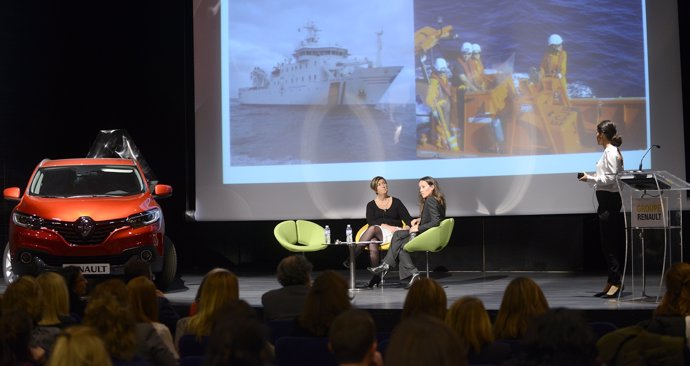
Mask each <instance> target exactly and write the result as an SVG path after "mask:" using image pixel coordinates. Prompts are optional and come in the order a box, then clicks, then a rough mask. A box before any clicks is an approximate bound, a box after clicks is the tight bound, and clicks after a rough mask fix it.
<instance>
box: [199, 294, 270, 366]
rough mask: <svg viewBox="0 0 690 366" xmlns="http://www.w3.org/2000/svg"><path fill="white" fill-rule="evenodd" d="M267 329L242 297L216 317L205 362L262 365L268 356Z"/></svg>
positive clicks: (246, 365) (211, 363)
mask: <svg viewBox="0 0 690 366" xmlns="http://www.w3.org/2000/svg"><path fill="white" fill-rule="evenodd" d="M269 350H270V346H269V343H268V330H267V329H266V326H265V325H264V324H263V323H262V322H261V321H260V320H259V317H258V315H257V314H256V311H254V309H252V308H251V306H249V304H248V303H247V302H246V301H244V300H234V301H231V302H230V303H228V304H227V305H225V306H223V308H222V309H221V310H220V311H219V312H218V314H217V316H216V317H215V321H214V324H213V329H212V332H211V336H210V337H209V343H208V347H207V348H206V354H205V356H204V358H205V361H206V362H205V365H244V366H262V365H265V364H266V362H267V361H268V360H269V358H270V351H269Z"/></svg>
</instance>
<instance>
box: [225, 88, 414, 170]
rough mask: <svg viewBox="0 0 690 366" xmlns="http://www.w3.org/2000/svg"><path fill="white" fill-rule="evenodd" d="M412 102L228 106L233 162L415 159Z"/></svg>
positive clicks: (276, 162)
mask: <svg viewBox="0 0 690 366" xmlns="http://www.w3.org/2000/svg"><path fill="white" fill-rule="evenodd" d="M414 108H415V107H414V105H412V104H410V105H386V106H381V107H365V106H249V105H242V104H239V103H238V102H237V101H236V100H232V101H231V105H230V120H231V123H230V144H231V164H232V165H233V166H255V165H283V164H325V163H344V162H348V163H349V162H370V161H393V160H411V159H415V158H416V138H417V135H416V129H415V128H416V126H415V109H414Z"/></svg>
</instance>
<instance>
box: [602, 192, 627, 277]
mask: <svg viewBox="0 0 690 366" xmlns="http://www.w3.org/2000/svg"><path fill="white" fill-rule="evenodd" d="M596 194H597V202H598V203H599V207H598V208H597V215H598V217H599V241H600V242H601V250H602V253H603V255H604V259H606V266H607V267H608V282H609V283H610V284H612V285H620V284H621V265H620V263H621V260H620V258H621V255H620V253H621V252H622V251H623V248H624V247H625V240H624V237H625V224H624V222H623V213H621V207H622V205H623V203H622V201H621V196H620V194H619V193H618V192H607V191H596Z"/></svg>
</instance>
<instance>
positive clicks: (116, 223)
mask: <svg viewBox="0 0 690 366" xmlns="http://www.w3.org/2000/svg"><path fill="white" fill-rule="evenodd" d="M93 223H94V228H93V229H92V230H91V232H90V233H89V234H88V235H86V236H84V235H82V233H81V232H80V230H79V228H78V225H77V222H76V221H75V222H64V221H55V220H45V221H44V222H43V226H44V227H45V228H47V229H50V230H53V231H55V232H57V233H58V234H60V236H62V237H63V238H64V239H65V241H67V242H68V243H70V244H75V245H95V244H100V243H102V242H103V241H104V240H105V239H106V238H108V236H110V233H112V232H113V231H115V230H117V229H119V228H121V227H125V226H128V225H129V224H128V223H127V220H126V219H117V220H108V221H94V222H93Z"/></svg>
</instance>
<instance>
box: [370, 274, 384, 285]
mask: <svg viewBox="0 0 690 366" xmlns="http://www.w3.org/2000/svg"><path fill="white" fill-rule="evenodd" d="M379 286H381V275H377V274H376V275H374V277H372V278H371V279H370V280H369V284H368V285H367V287H369V288H373V287H379Z"/></svg>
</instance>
